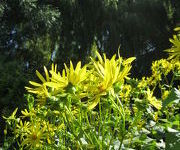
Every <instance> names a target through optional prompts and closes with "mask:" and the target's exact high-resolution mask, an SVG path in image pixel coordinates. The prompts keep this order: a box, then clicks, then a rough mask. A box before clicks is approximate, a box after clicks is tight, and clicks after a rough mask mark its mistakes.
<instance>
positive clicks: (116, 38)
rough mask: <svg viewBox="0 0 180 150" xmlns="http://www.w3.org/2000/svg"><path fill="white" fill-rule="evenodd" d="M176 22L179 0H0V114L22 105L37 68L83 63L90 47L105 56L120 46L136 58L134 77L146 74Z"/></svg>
mask: <svg viewBox="0 0 180 150" xmlns="http://www.w3.org/2000/svg"><path fill="white" fill-rule="evenodd" d="M179 23H180V1H179V0H51V1H49V0H1V1H0V97H1V98H0V104H1V105H0V107H1V108H0V110H1V114H8V113H10V112H11V111H12V110H13V109H14V108H15V107H17V106H22V104H23V103H24V101H23V94H24V86H25V85H27V84H28V80H33V77H34V74H35V70H36V69H38V70H41V69H43V66H44V65H46V66H49V65H50V64H51V63H52V62H55V63H58V64H59V67H60V68H61V67H62V66H63V63H64V62H66V63H68V62H69V60H70V59H71V60H73V61H74V62H77V61H78V60H82V62H85V61H87V59H88V57H89V56H90V55H93V50H92V49H93V48H92V47H94V45H96V46H97V48H98V50H99V52H100V53H102V52H105V53H106V54H107V55H108V56H112V55H113V54H114V53H117V50H118V48H119V46H120V49H121V51H120V53H121V55H122V56H124V57H130V56H136V57H137V61H136V64H135V66H136V67H135V68H136V70H134V76H141V75H143V74H145V73H148V71H147V67H146V66H148V65H150V64H151V62H152V60H154V59H157V58H160V57H162V56H164V53H163V50H164V49H167V48H169V46H170V45H169V37H170V36H171V35H172V32H173V28H174V27H176V26H178V25H179ZM135 72H136V74H135ZM22 107H23V106H22ZM8 111H9V112H8ZM1 119H2V118H1ZM1 122H2V121H1Z"/></svg>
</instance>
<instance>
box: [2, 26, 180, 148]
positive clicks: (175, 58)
mask: <svg viewBox="0 0 180 150" xmlns="http://www.w3.org/2000/svg"><path fill="white" fill-rule="evenodd" d="M176 30H177V31H180V28H176ZM173 38H174V39H170V41H171V42H172V43H173V44H174V46H173V47H172V48H171V49H169V50H167V51H168V52H169V53H170V56H169V58H168V59H161V60H158V61H155V62H153V64H152V67H151V70H152V75H151V76H150V77H143V78H142V79H141V80H137V79H130V78H129V77H128V75H129V72H130V69H131V67H132V66H131V63H132V62H133V61H134V60H135V58H134V57H131V58H128V59H126V60H125V59H123V58H122V57H120V55H119V54H118V58H116V55H114V56H113V57H112V58H111V59H108V58H107V57H106V55H105V54H103V57H102V56H101V55H100V54H99V53H98V52H97V51H96V56H97V58H96V59H94V58H91V61H90V63H89V64H86V65H84V66H82V65H81V62H78V63H77V65H76V66H75V67H74V66H73V63H72V62H71V61H70V65H69V67H68V65H67V64H64V69H63V70H62V72H59V71H58V70H57V65H56V64H52V66H51V69H50V70H49V71H48V70H47V68H46V67H44V75H45V77H44V76H43V75H42V74H40V73H39V72H38V71H36V75H37V76H38V78H39V79H40V81H41V83H37V82H34V81H29V83H30V84H31V87H25V88H26V89H27V91H28V92H29V93H32V94H34V95H35V96H36V99H35V103H34V100H33V101H31V102H30V103H31V107H29V109H28V110H27V109H25V110H23V111H21V114H22V116H20V118H17V117H16V112H17V109H16V110H15V111H14V112H13V113H12V115H11V116H10V117H8V118H6V117H4V118H5V119H6V120H7V123H8V124H9V125H10V126H12V128H13V129H12V130H13V134H14V135H15V138H16V139H19V140H20V143H18V144H19V147H20V148H22V149H23V148H25V149H43V147H44V146H45V145H47V144H48V145H49V146H50V147H46V149H48V148H51V146H52V145H54V144H55V143H56V145H58V143H61V142H66V138H69V137H71V138H72V139H75V137H76V138H77V137H78V132H79V129H74V128H73V126H71V124H73V123H76V124H78V123H80V124H78V126H80V127H81V130H82V131H83V132H84V130H85V129H86V128H87V127H88V126H90V125H89V124H90V123H89V121H88V118H92V119H93V118H95V119H94V120H98V118H101V119H102V118H103V117H102V116H101V114H100V116H98V117H97V118H96V117H95V116H97V114H98V113H97V111H96V109H99V110H98V111H99V112H100V113H101V107H99V108H97V107H96V106H97V105H98V104H99V105H100V103H102V104H105V103H106V104H105V105H108V107H111V108H112V106H113V107H114V108H113V111H112V110H109V112H110V113H111V112H115V115H116V117H119V118H120V119H121V120H123V121H120V122H121V123H122V122H123V123H122V124H123V128H124V129H123V132H122V133H124V130H125V122H126V121H125V116H126V118H130V117H131V115H134V116H136V115H135V114H136V113H138V111H141V110H142V109H144V110H143V111H147V109H149V107H153V108H155V110H156V111H154V113H153V114H152V116H153V119H154V120H155V121H157V120H158V111H160V110H161V108H162V102H163V100H164V99H165V98H167V96H168V94H169V92H170V89H171V88H172V86H173V85H172V84H173V81H174V80H179V77H180V61H179V58H180V41H179V39H178V38H179V37H178V35H177V36H174V37H173ZM171 73H172V74H173V75H172V77H171V80H170V81H169V79H168V78H167V76H168V75H169V74H171ZM126 81H127V82H126ZM167 85H168V86H167ZM157 86H158V88H159V89H160V90H161V93H160V94H161V97H160V98H157V97H156V96H155V95H154V90H155V88H157ZM132 101H133V102H132ZM108 107H107V109H108ZM130 107H131V108H130ZM129 108H130V109H129ZM114 110H115V111H114ZM117 110H118V111H117ZM105 112H106V110H105ZM105 112H103V113H105ZM109 112H108V113H109ZM117 112H118V113H119V114H120V115H119V114H118V115H117ZM88 113H90V114H91V116H88ZM145 114H146V113H145ZM145 114H144V115H145ZM78 115H79V116H78ZM108 115H109V114H106V116H105V117H104V118H105V119H106V117H107V116H108ZM82 116H83V117H82ZM112 118H113V117H112V116H110V120H111V119H112ZM132 120H133V119H132ZM82 121H84V122H85V123H84V122H83V123H82ZM100 121H102V120H100ZM98 122H99V121H97V122H95V123H94V124H98ZM120 122H119V124H120ZM84 124H85V127H82V126H83V125H84ZM132 124H134V123H132ZM137 124H138V123H136V125H137ZM143 124H145V121H143V120H141V119H140V120H139V125H140V126H142V125H143ZM67 125H69V126H68V127H67ZM71 127H72V129H69V128H71ZM68 130H71V131H72V132H73V136H74V137H73V136H72V135H71V134H70V133H68V132H67V131H68ZM76 132H77V133H76ZM85 135H86V134H85ZM57 136H58V137H57ZM68 136H69V137H68ZM86 136H87V135H86ZM87 137H88V136H87ZM61 138H62V139H63V140H61ZM71 138H69V139H71ZM72 139H71V140H72ZM91 140H92V139H90V141H91ZM75 142H76V140H72V143H73V144H75V145H77V147H78V145H79V141H77V143H75ZM52 147H53V146H52ZM53 148H54V147H53Z"/></svg>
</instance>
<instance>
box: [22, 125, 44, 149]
mask: <svg viewBox="0 0 180 150" xmlns="http://www.w3.org/2000/svg"><path fill="white" fill-rule="evenodd" d="M45 130H46V126H44V127H41V125H40V123H39V122H38V123H34V124H31V126H30V127H29V129H28V130H26V132H25V133H24V136H23V140H22V143H21V146H22V147H25V148H28V149H35V148H39V149H41V148H42V147H43V143H44V140H45V139H46V133H45Z"/></svg>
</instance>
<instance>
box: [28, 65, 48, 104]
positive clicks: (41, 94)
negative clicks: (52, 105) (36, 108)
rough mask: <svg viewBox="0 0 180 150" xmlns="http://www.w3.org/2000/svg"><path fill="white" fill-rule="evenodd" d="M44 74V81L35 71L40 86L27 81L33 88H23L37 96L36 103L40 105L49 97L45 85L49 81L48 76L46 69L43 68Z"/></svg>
mask: <svg viewBox="0 0 180 150" xmlns="http://www.w3.org/2000/svg"><path fill="white" fill-rule="evenodd" d="M44 72H45V75H46V79H45V78H44V77H43V76H42V75H41V74H40V73H39V72H38V71H37V70H36V75H37V76H38V78H39V79H40V80H41V82H42V84H40V83H36V82H33V81H29V83H30V84H31V85H32V86H34V87H25V88H26V90H27V91H28V92H30V93H34V94H36V95H37V97H38V101H39V102H40V103H44V102H45V100H46V98H47V97H49V93H48V89H47V88H46V85H45V83H46V82H49V81H50V79H49V74H48V71H47V69H46V67H44Z"/></svg>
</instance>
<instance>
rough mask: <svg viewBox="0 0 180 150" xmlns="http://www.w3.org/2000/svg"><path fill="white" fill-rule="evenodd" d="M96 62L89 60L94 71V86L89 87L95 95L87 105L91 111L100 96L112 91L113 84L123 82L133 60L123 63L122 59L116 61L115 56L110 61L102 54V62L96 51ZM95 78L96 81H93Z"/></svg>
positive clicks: (132, 58)
mask: <svg viewBox="0 0 180 150" xmlns="http://www.w3.org/2000/svg"><path fill="white" fill-rule="evenodd" d="M96 55H97V57H98V61H95V60H94V59H93V58H91V60H92V62H93V66H94V68H95V70H93V72H92V73H93V78H94V79H93V80H94V81H95V82H96V83H95V82H94V85H93V86H92V87H90V91H91V92H92V93H93V94H95V97H94V98H92V99H91V101H92V102H90V103H89V109H93V108H94V107H95V106H96V105H97V104H98V102H99V101H100V95H105V94H106V93H107V92H109V91H112V87H113V84H115V83H116V82H122V83H123V82H124V79H125V78H126V77H127V75H128V73H129V71H130V69H131V62H132V61H133V60H134V59H135V58H134V57H131V58H129V59H127V60H125V61H123V59H122V57H120V56H119V58H118V59H117V60H116V55H114V56H113V57H112V58H111V59H107V58H106V55H105V54H104V60H103V58H102V57H101V55H100V54H99V53H98V52H97V51H96ZM95 78H96V79H95ZM93 88H94V89H93Z"/></svg>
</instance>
